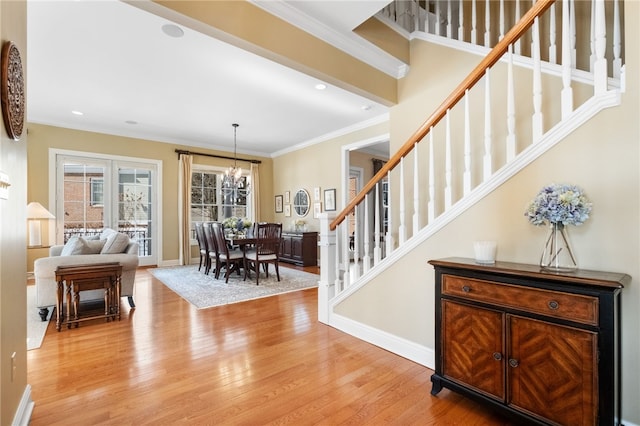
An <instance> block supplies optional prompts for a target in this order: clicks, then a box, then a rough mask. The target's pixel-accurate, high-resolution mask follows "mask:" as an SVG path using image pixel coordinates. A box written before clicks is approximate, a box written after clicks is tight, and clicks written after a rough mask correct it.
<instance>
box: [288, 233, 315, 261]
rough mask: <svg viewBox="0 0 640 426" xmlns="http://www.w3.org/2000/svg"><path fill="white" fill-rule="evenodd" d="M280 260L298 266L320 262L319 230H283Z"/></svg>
mask: <svg viewBox="0 0 640 426" xmlns="http://www.w3.org/2000/svg"><path fill="white" fill-rule="evenodd" d="M280 260H281V261H282V262H288V263H293V264H295V265H298V266H314V265H317V264H318V233H317V232H283V233H282V243H281V244H280Z"/></svg>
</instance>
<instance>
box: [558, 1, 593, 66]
mask: <svg viewBox="0 0 640 426" xmlns="http://www.w3.org/2000/svg"><path fill="white" fill-rule="evenodd" d="M565 1H566V0H565ZM563 10H564V9H563ZM589 47H590V48H591V55H590V56H589V71H591V72H592V73H593V64H595V62H596V0H591V27H590V35H589Z"/></svg>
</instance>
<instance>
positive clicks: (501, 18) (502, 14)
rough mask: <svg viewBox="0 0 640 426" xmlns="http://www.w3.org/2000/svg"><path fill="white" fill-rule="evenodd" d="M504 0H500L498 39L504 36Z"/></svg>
mask: <svg viewBox="0 0 640 426" xmlns="http://www.w3.org/2000/svg"><path fill="white" fill-rule="evenodd" d="M504 20H505V17H504V0H500V36H499V37H498V40H502V39H503V38H504Z"/></svg>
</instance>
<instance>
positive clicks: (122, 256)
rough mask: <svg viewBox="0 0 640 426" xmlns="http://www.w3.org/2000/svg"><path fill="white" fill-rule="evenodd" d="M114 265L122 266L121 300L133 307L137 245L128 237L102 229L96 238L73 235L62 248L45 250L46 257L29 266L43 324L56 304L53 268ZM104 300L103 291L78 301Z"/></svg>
mask: <svg viewBox="0 0 640 426" xmlns="http://www.w3.org/2000/svg"><path fill="white" fill-rule="evenodd" d="M107 262H118V263H120V264H121V265H122V277H121V291H120V296H121V297H127V298H128V301H129V306H131V308H135V303H134V301H133V285H134V281H135V278H136V269H137V267H138V243H137V242H136V241H134V240H131V239H129V236H128V235H126V234H123V233H121V232H116V231H114V230H112V229H105V230H103V231H102V233H101V234H100V235H96V236H84V237H83V236H73V237H71V238H69V240H68V241H67V243H66V244H64V245H55V246H52V247H51V248H50V249H49V257H43V258H40V259H37V260H36V261H35V263H34V265H33V273H34V276H35V287H36V306H37V308H38V310H39V314H40V317H41V318H42V320H43V321H45V320H46V318H47V316H48V315H49V308H50V307H52V306H55V305H56V292H57V291H56V290H57V287H58V284H57V282H56V268H57V267H58V266H65V265H90V264H96V263H107ZM97 299H99V300H104V291H103V290H89V291H83V292H81V293H80V301H81V302H82V301H85V300H97Z"/></svg>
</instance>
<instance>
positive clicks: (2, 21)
mask: <svg viewBox="0 0 640 426" xmlns="http://www.w3.org/2000/svg"><path fill="white" fill-rule="evenodd" d="M26 18H27V3H26V2H25V1H3V2H0V35H1V37H0V38H1V41H2V44H4V43H5V42H6V41H8V40H11V41H13V42H14V43H15V44H16V47H17V48H18V51H19V52H20V57H21V60H22V69H23V76H24V79H25V81H26V78H27V76H26V71H27V54H26V53H27V29H26ZM0 132H1V133H0V170H1V171H3V172H4V173H6V174H8V175H9V179H10V182H11V186H10V187H9V199H7V200H0V413H1V414H0V424H3V425H8V424H11V421H12V420H13V418H14V416H15V413H16V410H17V408H18V404H19V403H20V399H21V398H22V396H23V394H24V392H25V390H26V385H27V326H26V321H27V317H26V315H25V309H24V307H25V306H26V305H27V291H26V276H27V269H26V256H27V223H26V222H27V221H26V207H27V174H26V164H27V157H26V155H27V145H28V144H29V143H30V142H29V141H28V138H27V132H26V127H25V130H24V131H23V133H22V137H21V138H20V140H19V141H17V142H16V141H14V140H13V139H9V138H8V136H7V132H6V131H5V130H4V125H2V130H0ZM14 353H15V360H14V361H13V364H14V365H13V366H12V361H11V356H12V354H14ZM12 367H15V369H13V368H12Z"/></svg>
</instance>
